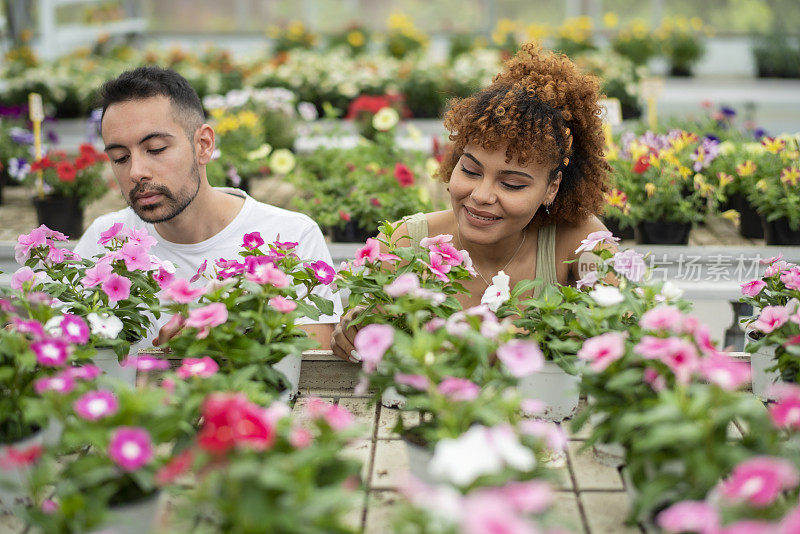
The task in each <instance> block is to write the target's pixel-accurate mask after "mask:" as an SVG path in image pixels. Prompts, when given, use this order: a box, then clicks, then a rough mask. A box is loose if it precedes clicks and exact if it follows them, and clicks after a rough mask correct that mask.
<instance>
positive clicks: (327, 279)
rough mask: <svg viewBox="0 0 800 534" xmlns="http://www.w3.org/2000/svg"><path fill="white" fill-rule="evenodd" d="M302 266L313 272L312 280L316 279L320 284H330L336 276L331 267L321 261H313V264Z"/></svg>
mask: <svg viewBox="0 0 800 534" xmlns="http://www.w3.org/2000/svg"><path fill="white" fill-rule="evenodd" d="M304 266H305V267H307V268H309V269H311V270H312V271H313V272H314V278H316V279H317V280H318V281H319V282H320V283H321V284H325V285H328V284H330V283H331V282H333V278H334V277H335V276H336V271H334V270H333V267H331V266H330V265H328V264H327V263H325V262H324V261H322V260H319V261H315V262H314V263H306V264H304Z"/></svg>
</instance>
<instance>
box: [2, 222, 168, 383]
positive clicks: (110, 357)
mask: <svg viewBox="0 0 800 534" xmlns="http://www.w3.org/2000/svg"><path fill="white" fill-rule="evenodd" d="M64 241H66V236H65V235H64V234H61V233H59V232H57V231H55V230H50V229H49V228H47V227H46V226H40V227H39V228H36V229H34V230H33V231H31V232H30V233H29V234H22V235H20V236H19V238H18V240H17V244H16V246H15V249H14V250H15V255H16V259H17V261H18V262H20V263H23V262H24V264H25V266H24V267H22V268H21V269H19V270H18V271H17V276H24V277H26V278H33V277H34V276H36V277H40V278H41V288H42V290H43V291H45V292H47V293H48V294H49V295H51V296H53V297H55V298H58V300H59V301H60V302H61V304H60V306H61V309H62V310H64V311H65V312H68V313H72V314H75V315H77V316H79V317H82V318H83V319H85V320H86V321H87V322H88V324H89V326H90V329H91V345H92V346H93V347H95V348H97V349H99V350H98V354H97V355H96V356H95V361H96V363H97V364H98V365H100V366H101V367H102V368H103V370H104V371H106V372H109V373H114V374H115V375H116V376H117V377H119V378H121V379H123V380H126V381H127V382H128V383H129V384H130V385H133V383H134V381H135V377H136V370H135V369H128V370H125V369H122V368H120V366H119V359H120V358H122V357H123V356H127V354H128V353H129V351H130V346H131V344H133V343H136V342H138V341H139V340H141V339H142V338H143V337H144V336H145V335H146V334H147V331H148V328H149V327H150V325H151V324H152V321H153V320H154V319H157V318H158V317H160V311H159V301H158V297H157V295H156V293H158V292H159V291H160V289H159V285H158V282H157V281H156V278H157V277H158V276H162V277H164V276H168V275H169V276H171V274H170V273H169V271H174V266H172V265H171V264H169V263H162V262H161V261H160V260H158V258H156V257H154V256H151V255H150V254H149V249H150V247H152V246H153V244H155V238H153V237H152V236H150V235H148V234H147V232H146V231H145V230H137V229H134V228H124V227H123V225H122V223H117V224H114V225H112V226H111V227H110V228H109V229H108V230H106V231H105V232H102V233H101V236H100V241H99V243H100V244H101V245H103V246H104V247H105V249H106V251H107V252H106V253H105V254H104V255H102V256H98V257H96V258H93V259H85V258H80V257H78V256H77V255H76V254H75V253H73V252H71V251H69V250H68V249H66V248H60V247H59V246H58V245H59V243H61V242H64Z"/></svg>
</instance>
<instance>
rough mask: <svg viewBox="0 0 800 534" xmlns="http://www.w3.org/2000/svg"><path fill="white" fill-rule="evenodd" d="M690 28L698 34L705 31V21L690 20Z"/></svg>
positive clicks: (699, 19)
mask: <svg viewBox="0 0 800 534" xmlns="http://www.w3.org/2000/svg"><path fill="white" fill-rule="evenodd" d="M689 26H691V27H692V29H693V30H694V31H696V32H699V31H700V30H702V29H703V19H701V18H700V17H692V18H690V19H689Z"/></svg>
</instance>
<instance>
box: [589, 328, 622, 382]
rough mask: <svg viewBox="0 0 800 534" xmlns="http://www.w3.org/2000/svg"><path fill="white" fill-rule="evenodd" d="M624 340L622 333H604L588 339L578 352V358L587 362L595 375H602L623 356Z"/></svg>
mask: <svg viewBox="0 0 800 534" xmlns="http://www.w3.org/2000/svg"><path fill="white" fill-rule="evenodd" d="M625 338H626V335H625V334H624V333H622V332H606V333H605V334H601V335H599V336H596V337H593V338H589V339H587V340H586V341H584V342H583V346H582V347H581V348H580V349H579V350H578V358H580V359H581V360H584V361H587V362H589V367H590V368H591V369H592V370H593V371H594V372H595V373H602V372H603V371H605V370H606V369H607V368H608V366H609V365H611V364H612V363H614V362H615V361H617V360H619V359H620V358H622V357H623V356H624V355H625Z"/></svg>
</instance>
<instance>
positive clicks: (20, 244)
mask: <svg viewBox="0 0 800 534" xmlns="http://www.w3.org/2000/svg"><path fill="white" fill-rule="evenodd" d="M43 227H44V225H42V226H40V227H39V228H34V229H33V230H31V233H30V234H20V235H19V237H17V244H16V245H14V259H15V260H17V263H19V264H23V263H25V260H27V259H28V258H29V257H30V254H31V250H33V249H35V248H37V247H42V246H45V245H47V234H46V233H45V231H44V230H43V229H42V228H43Z"/></svg>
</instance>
